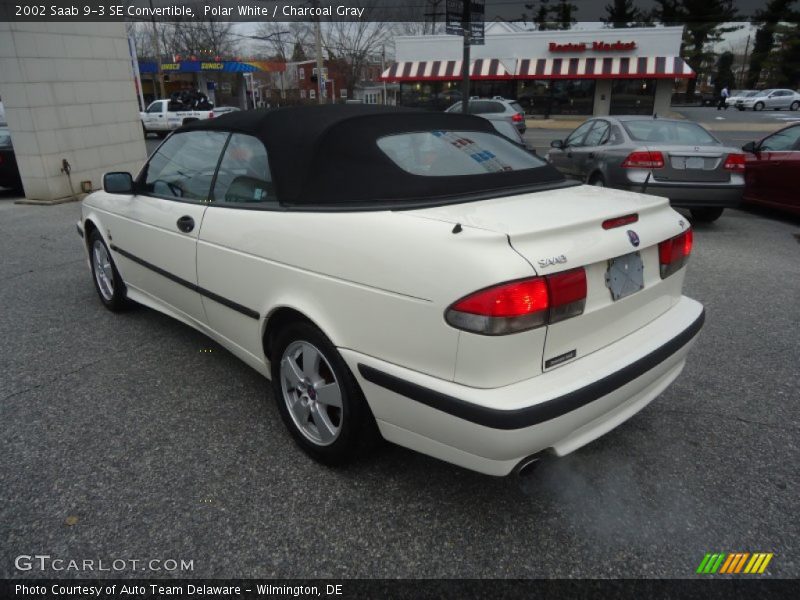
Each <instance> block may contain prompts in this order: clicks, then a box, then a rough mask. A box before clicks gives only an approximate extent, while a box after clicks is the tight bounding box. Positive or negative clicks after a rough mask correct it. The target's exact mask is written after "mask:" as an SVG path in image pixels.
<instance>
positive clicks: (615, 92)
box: [611, 79, 656, 115]
mask: <svg viewBox="0 0 800 600" xmlns="http://www.w3.org/2000/svg"><path fill="white" fill-rule="evenodd" d="M655 96H656V80H655V79H615V80H614V81H613V82H612V84H611V114H612V115H651V114H653V104H654V101H655Z"/></svg>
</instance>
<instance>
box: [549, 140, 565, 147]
mask: <svg viewBox="0 0 800 600" xmlns="http://www.w3.org/2000/svg"><path fill="white" fill-rule="evenodd" d="M550 147H551V148H559V149H561V148H563V147H564V140H553V141H552V142H550Z"/></svg>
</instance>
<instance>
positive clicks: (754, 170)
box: [742, 123, 800, 215]
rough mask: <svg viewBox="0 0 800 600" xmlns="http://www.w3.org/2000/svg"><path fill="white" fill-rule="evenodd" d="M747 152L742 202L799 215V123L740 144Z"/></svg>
mask: <svg viewBox="0 0 800 600" xmlns="http://www.w3.org/2000/svg"><path fill="white" fill-rule="evenodd" d="M742 150H744V151H745V152H746V154H745V156H746V160H747V168H746V169H745V188H744V200H745V202H752V203H755V204H763V205H765V206H771V207H773V208H779V209H781V210H787V211H789V212H792V213H794V214H796V215H800V193H798V191H797V172H798V169H800V123H795V124H794V125H789V126H788V127H785V128H783V129H781V130H779V131H776V132H775V133H773V134H772V135H768V136H767V137H765V138H764V139H763V140H761V141H760V142H749V143H747V144H745V145H744V146H742Z"/></svg>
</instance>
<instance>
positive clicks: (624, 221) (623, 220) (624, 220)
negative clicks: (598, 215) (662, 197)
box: [603, 213, 639, 229]
mask: <svg viewBox="0 0 800 600" xmlns="http://www.w3.org/2000/svg"><path fill="white" fill-rule="evenodd" d="M638 220H639V215H638V214H636V213H633V214H632V215H625V216H623V217H615V218H613V219H606V220H605V221H603V229H614V228H615V227H622V226H623V225H630V224H631V223H636V221H638Z"/></svg>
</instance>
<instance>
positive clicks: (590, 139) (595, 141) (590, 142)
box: [583, 121, 608, 146]
mask: <svg viewBox="0 0 800 600" xmlns="http://www.w3.org/2000/svg"><path fill="white" fill-rule="evenodd" d="M607 133H608V122H606V121H595V125H594V127H592V130H591V131H590V132H589V134H588V135H587V136H586V139H585V140H583V145H584V146H599V145H600V144H601V143H602V142H603V140H604V139H605V138H606V134H607Z"/></svg>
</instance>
